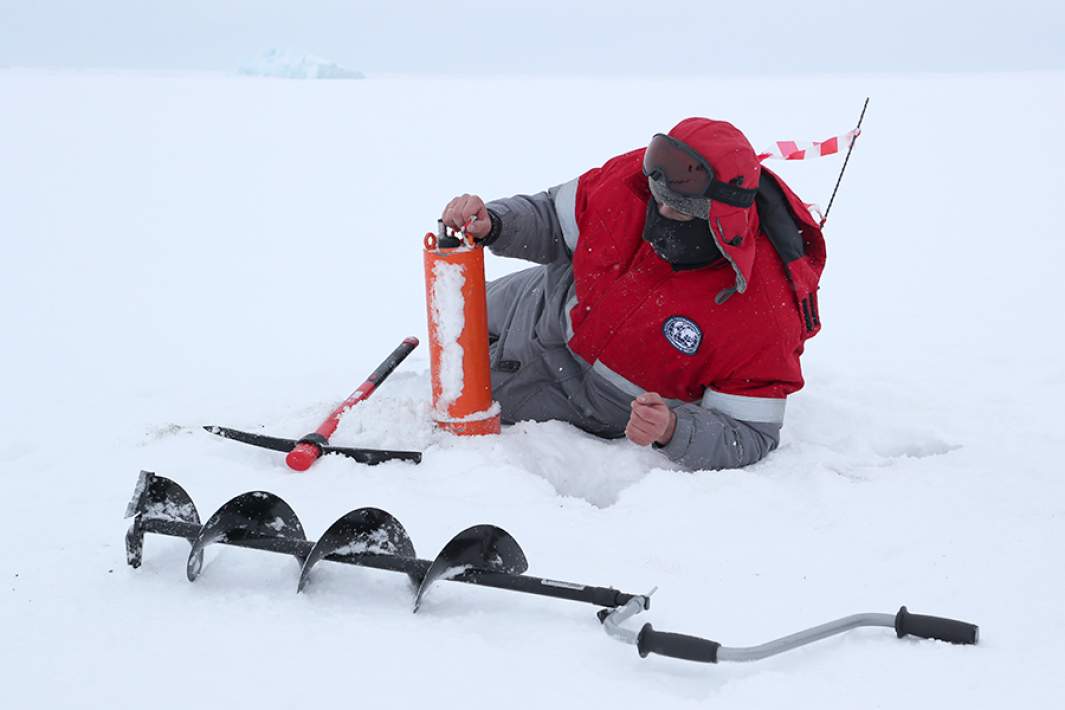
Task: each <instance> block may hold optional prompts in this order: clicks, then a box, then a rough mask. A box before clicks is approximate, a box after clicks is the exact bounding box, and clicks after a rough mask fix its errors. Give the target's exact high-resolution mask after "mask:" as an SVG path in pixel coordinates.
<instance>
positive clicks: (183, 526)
mask: <svg viewBox="0 0 1065 710" xmlns="http://www.w3.org/2000/svg"><path fill="white" fill-rule="evenodd" d="M142 525H143V530H144V532H146V533H149V532H150V533H155V534H157V535H167V536H170V537H183V538H185V539H186V540H188V541H189V542H194V541H195V540H196V538H197V536H198V535H199V533H200V530H201V526H200V525H197V524H196V523H186V522H181V521H177V520H163V519H159V518H150V517H145V518H143V519H142ZM220 542H223V544H227V545H233V546H235V547H246V548H251V549H254V550H265V551H267V552H278V553H281V554H285V555H292V556H293V557H295V558H297V559H299V560H303V559H306V558H307V556H308V555H309V554H310V553H311V550H312V549H313V548H314V542H313V541H312V540H298V539H294V538H285V537H241V538H231V539H227V540H225V541H220ZM323 559H326V560H329V561H331V562H341V563H344V564H349V565H356V566H359V567H371V568H373V569H380V570H386V571H389V572H401V573H404V574H407V575H410V576H411V577H413V578H416V579H422V578H424V577H425V575H426V573H427V572H428V571H429V568H430V566H431V565H432V562H430V561H429V560H422V559H417V558H409V557H399V556H395V555H380V554H370V553H363V554H352V553H334V554H330V555H326V556H325V557H324V558H323ZM441 580H442V581H449V582H463V583H465V584H476V585H479V586H482V587H492V588H493V589H505V590H509V591H512V592H524V593H526V594H536V595H539V596H543V597H552V598H554V599H568V600H570V601H575V602H583V603H585V604H594V605H596V606H600V607H609V608H614V607H618V606H622V605H624V604H627V603H628V602H629V600H630V599H632V598H633V597H635V596H637V595H633V594H626V593H624V592H621V591H618V590H617V589H611V588H609V587H589V586H585V585H583V584H575V583H572V582H560V581H556V580H552V579H544V578H542V577H533V576H531V575H525V574H506V573H503V572H492V571H487V570H472V569H471V570H467V571H465V572H462V573H460V574H457V575H454V576H447V577H442V578H441Z"/></svg>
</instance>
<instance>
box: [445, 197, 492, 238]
mask: <svg viewBox="0 0 1065 710" xmlns="http://www.w3.org/2000/svg"><path fill="white" fill-rule="evenodd" d="M471 217H477V221H476V222H474V223H473V225H472V226H471V227H470V228H469V229H468V230H467V233H468V234H469V235H470V236H471V237H473V238H474V239H484V238H485V237H487V236H488V233H489V232H491V231H492V220H490V219H489V218H488V209H487V208H486V207H485V206H484V200H482V199H481V198H480V197H478V196H477V195H459V196H458V197H456V198H455V199H453V200H451V202H448V203H447V207H445V208H444V214H443V215H441V217H440V218H441V219H442V220H444V224H446V225H447V226H449V227H451V228H452V229H462V227H463V226H464V225H465V224H466V223H467V222H469V221H470V218H471Z"/></svg>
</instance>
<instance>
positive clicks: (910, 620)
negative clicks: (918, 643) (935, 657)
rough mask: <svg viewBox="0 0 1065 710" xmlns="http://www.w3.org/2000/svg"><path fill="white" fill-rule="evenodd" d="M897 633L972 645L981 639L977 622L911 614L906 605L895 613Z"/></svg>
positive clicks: (901, 635) (900, 635)
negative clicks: (971, 622)
mask: <svg viewBox="0 0 1065 710" xmlns="http://www.w3.org/2000/svg"><path fill="white" fill-rule="evenodd" d="M895 633H896V634H898V636H899V638H902V637H903V636H917V637H918V638H923V639H936V640H938V641H946V642H947V643H958V644H965V645H972V644H975V643H976V642H977V641H979V640H980V627H979V626H977V625H976V624H970V623H968V622H965V621H957V620H955V619H947V618H944V617H942V616H925V615H924V614H911V613H910V612H909V611H907V610H906V607H902V608H901V609H899V613H898V614H896V615H895Z"/></svg>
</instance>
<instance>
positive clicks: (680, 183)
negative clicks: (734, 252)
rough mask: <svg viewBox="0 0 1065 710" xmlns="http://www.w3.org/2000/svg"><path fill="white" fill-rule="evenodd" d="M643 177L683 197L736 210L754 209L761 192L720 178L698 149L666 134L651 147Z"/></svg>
mask: <svg viewBox="0 0 1065 710" xmlns="http://www.w3.org/2000/svg"><path fill="white" fill-rule="evenodd" d="M643 174H644V175H646V176H647V177H648V178H649V179H650V180H651V182H652V184H653V183H658V184H659V187H660V188H665V190H667V191H668V192H670V193H673V194H675V195H677V196H679V197H682V198H698V199H702V198H709V199H711V200H718V201H720V202H724V203H725V204H729V205H733V206H734V207H750V206H751V205H752V204H754V196H755V194H757V192H758V190H756V189H751V190H748V189H744V188H742V187H739V186H737V185H730V184H728V183H725V182H721V181H720V180H718V179H716V178H715V176H714V170H713V168H711V167H710V164H709V163H708V162H706V159H705V158H703V157H702V156H701V155H699V153H698V152H696V151H695V149H693V148H692V147H691V146H689V145H687V144H685V143H683V142H682V141H679V140H677V139H676V138H674V137H672V136H667V135H665V134H664V133H656V134H655V135H654V137H653V138H652V139H651V143H650V144H649V145H648V146H647V150H646V151H645V152H644V154H643Z"/></svg>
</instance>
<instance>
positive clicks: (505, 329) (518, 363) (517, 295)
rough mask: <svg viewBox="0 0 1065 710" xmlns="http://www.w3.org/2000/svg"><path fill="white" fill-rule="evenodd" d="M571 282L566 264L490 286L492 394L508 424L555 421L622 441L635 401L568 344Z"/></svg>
mask: <svg viewBox="0 0 1065 710" xmlns="http://www.w3.org/2000/svg"><path fill="white" fill-rule="evenodd" d="M572 280H573V276H572V269H571V268H570V267H569V264H564V265H563V264H551V265H548V266H537V267H534V268H531V269H525V270H524V271H519V272H517V273H514V274H510V275H508V276H505V277H503V278H501V279H497V280H495V281H492V282H490V283H489V284H488V286H487V291H488V333H489V340H490V341H491V345H490V347H489V354H490V355H489V356H490V363H491V368H492V395H493V397H494V398H495V400H496V401H497V402H499V404H500V407H501V408H502V418H503V422H504V423H506V424H513V423H514V422H517V421H521V420H526V419H531V420H533V421H538V422H543V421H548V420H552V419H556V420H561V421H565V422H569V423H571V424H573V425H575V426H577V427H579V428H581V429H583V430H584V431H587V432H589V433H591V434H595V435H596V436H601V437H604V438H608V439H617V438H620V437H622V436H624V435H625V425H626V424H627V423H628V421H629V412H630V403H631V402H632V397H631V396H630V395H628V394H626V393H624V392H622V391H621V390H620V389H618V388H617V387H615V386H614V385H613V384H611V383H610V382H607V381H606V380H605V379H603V378H602V377H600V376H599V375H598V374H597V373H595V372H594V371H592V369H591V367H590V366H589V365H588V364H586V363H584V362H582V361H581V360H579V359H578V358H576V357H575V356H574V355H573V353H572V352H570V350H569V348H568V347H566V337H565V334H564V332H563V325H562V324H563V313H562V311H563V308H564V306H565V302H566V300H567V299H568V294H569V292H570V289H571V287H572Z"/></svg>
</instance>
